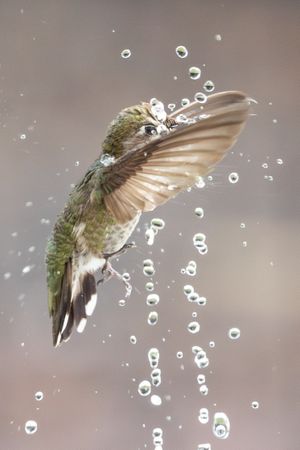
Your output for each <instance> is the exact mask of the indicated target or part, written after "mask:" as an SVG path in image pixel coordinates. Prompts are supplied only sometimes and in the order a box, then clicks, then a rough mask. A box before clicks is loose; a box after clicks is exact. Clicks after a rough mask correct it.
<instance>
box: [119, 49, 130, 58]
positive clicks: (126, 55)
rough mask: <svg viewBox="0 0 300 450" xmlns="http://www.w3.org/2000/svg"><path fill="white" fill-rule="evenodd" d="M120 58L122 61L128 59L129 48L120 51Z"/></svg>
mask: <svg viewBox="0 0 300 450" xmlns="http://www.w3.org/2000/svg"><path fill="white" fill-rule="evenodd" d="M121 56H122V58H124V59H127V58H130V56H131V50H130V49H129V48H125V49H124V50H122V51H121Z"/></svg>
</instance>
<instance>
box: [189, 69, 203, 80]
mask: <svg viewBox="0 0 300 450" xmlns="http://www.w3.org/2000/svg"><path fill="white" fill-rule="evenodd" d="M189 75H190V78H191V79H192V80H199V78H200V76H201V69H199V67H194V66H193V67H190V68H189Z"/></svg>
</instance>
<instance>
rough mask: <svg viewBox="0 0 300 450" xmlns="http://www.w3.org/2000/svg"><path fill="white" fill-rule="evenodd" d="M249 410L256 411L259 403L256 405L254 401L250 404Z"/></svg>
mask: <svg viewBox="0 0 300 450" xmlns="http://www.w3.org/2000/svg"><path fill="white" fill-rule="evenodd" d="M251 408H253V409H258V408H259V403H258V402H257V401H256V400H254V401H253V402H252V403H251Z"/></svg>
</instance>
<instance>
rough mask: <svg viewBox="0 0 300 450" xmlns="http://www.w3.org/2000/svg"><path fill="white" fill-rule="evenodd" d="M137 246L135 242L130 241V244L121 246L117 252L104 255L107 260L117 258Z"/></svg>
mask: <svg viewBox="0 0 300 450" xmlns="http://www.w3.org/2000/svg"><path fill="white" fill-rule="evenodd" d="M135 247H136V245H135V242H130V243H129V244H125V245H123V247H121V248H120V250H117V251H116V252H113V253H105V254H104V255H103V256H104V258H105V259H106V260H108V259H113V258H117V257H118V256H120V255H123V254H124V253H126V252H127V250H128V249H129V248H135Z"/></svg>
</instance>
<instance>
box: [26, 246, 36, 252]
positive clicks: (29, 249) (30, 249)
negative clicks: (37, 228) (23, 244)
mask: <svg viewBox="0 0 300 450" xmlns="http://www.w3.org/2000/svg"><path fill="white" fill-rule="evenodd" d="M28 251H29V253H33V252H34V251H35V246H34V245H31V246H30V247H29V248H28Z"/></svg>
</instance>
